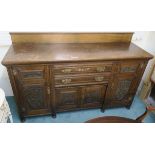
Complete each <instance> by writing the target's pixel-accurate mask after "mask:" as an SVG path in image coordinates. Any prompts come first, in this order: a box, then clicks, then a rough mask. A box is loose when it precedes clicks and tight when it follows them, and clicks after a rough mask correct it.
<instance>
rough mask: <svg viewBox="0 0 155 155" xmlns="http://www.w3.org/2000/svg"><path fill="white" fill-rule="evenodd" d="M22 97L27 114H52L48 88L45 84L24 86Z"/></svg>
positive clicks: (22, 86)
mask: <svg viewBox="0 0 155 155" xmlns="http://www.w3.org/2000/svg"><path fill="white" fill-rule="evenodd" d="M21 96H22V99H23V103H24V106H25V110H26V114H28V115H35V114H46V113H49V112H50V108H49V102H48V94H47V88H46V86H45V85H44V84H22V85H21ZM23 110H24V109H23Z"/></svg>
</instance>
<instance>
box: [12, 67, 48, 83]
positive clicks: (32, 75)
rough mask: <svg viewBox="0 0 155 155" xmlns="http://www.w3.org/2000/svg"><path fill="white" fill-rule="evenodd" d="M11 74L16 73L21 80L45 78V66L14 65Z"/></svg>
mask: <svg viewBox="0 0 155 155" xmlns="http://www.w3.org/2000/svg"><path fill="white" fill-rule="evenodd" d="M13 74H14V75H15V74H18V76H20V79H21V80H23V81H27V80H33V79H34V80H39V79H40V80H41V79H44V78H45V66H15V67H14V68H13Z"/></svg>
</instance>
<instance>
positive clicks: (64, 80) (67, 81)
mask: <svg viewBox="0 0 155 155" xmlns="http://www.w3.org/2000/svg"><path fill="white" fill-rule="evenodd" d="M70 82H71V79H63V80H62V83H63V84H68V83H70Z"/></svg>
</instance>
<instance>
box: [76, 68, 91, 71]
mask: <svg viewBox="0 0 155 155" xmlns="http://www.w3.org/2000/svg"><path fill="white" fill-rule="evenodd" d="M89 70H90V68H79V69H78V71H79V72H85V71H89Z"/></svg>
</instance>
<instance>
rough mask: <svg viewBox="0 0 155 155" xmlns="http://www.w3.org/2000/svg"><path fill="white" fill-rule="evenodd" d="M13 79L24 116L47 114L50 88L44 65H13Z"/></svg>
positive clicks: (48, 111)
mask: <svg viewBox="0 0 155 155" xmlns="http://www.w3.org/2000/svg"><path fill="white" fill-rule="evenodd" d="M13 74H14V79H15V82H16V87H17V90H18V93H19V94H20V95H19V99H20V105H19V107H20V110H21V111H22V114H23V115H24V116H30V115H38V114H49V113H50V106H49V99H50V96H49V95H50V89H49V87H48V84H47V78H48V75H47V67H46V66H41V67H38V66H31V67H30V66H15V67H14V68H13Z"/></svg>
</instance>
